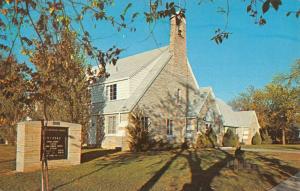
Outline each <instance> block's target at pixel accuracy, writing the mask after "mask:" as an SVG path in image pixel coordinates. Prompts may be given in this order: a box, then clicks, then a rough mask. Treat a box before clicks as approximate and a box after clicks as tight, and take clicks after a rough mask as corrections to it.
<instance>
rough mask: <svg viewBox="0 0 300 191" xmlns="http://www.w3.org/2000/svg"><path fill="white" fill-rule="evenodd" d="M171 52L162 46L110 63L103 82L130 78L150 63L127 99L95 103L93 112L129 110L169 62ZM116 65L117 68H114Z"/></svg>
mask: <svg viewBox="0 0 300 191" xmlns="http://www.w3.org/2000/svg"><path fill="white" fill-rule="evenodd" d="M170 58H171V54H170V52H169V48H168V47H162V48H158V49H154V50H151V51H147V52H143V53H140V54H136V55H133V56H129V57H126V58H123V59H120V60H119V61H118V63H117V65H116V66H112V65H110V66H109V67H108V68H107V71H108V72H109V73H110V76H109V77H108V78H107V79H106V80H105V82H111V81H115V80H121V79H130V78H131V77H133V76H134V75H135V74H137V73H138V72H139V71H141V70H143V69H144V68H145V67H146V66H149V65H152V66H151V70H150V72H149V73H148V74H147V75H146V76H144V79H143V80H142V81H141V83H140V84H139V86H138V87H137V88H136V90H135V91H134V94H131V96H130V97H129V98H128V99H123V100H115V101H109V102H105V103H95V104H94V109H93V113H99V112H101V113H104V114H111V113H119V112H121V113H122V112H129V111H131V110H132V109H133V108H134V106H135V105H136V104H137V103H138V101H139V100H140V99H141V97H142V96H143V95H144V93H145V92H146V90H147V89H148V88H149V87H150V85H151V84H152V82H153V81H154V80H155V78H156V77H157V76H158V74H159V73H160V72H161V71H162V69H163V68H164V67H165V65H166V64H167V63H168V62H169V60H170ZM116 67H117V69H116Z"/></svg>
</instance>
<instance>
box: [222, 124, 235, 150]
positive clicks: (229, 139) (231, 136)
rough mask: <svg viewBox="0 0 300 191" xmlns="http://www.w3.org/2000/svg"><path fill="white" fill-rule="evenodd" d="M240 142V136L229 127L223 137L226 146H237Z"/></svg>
mask: <svg viewBox="0 0 300 191" xmlns="http://www.w3.org/2000/svg"><path fill="white" fill-rule="evenodd" d="M238 143H239V137H238V135H237V134H235V133H234V132H233V130H232V129H230V128H228V129H227V131H226V133H225V134H224V137H223V146H224V147H236V146H237V145H238Z"/></svg>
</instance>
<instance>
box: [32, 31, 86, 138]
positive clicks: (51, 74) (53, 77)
mask: <svg viewBox="0 0 300 191" xmlns="http://www.w3.org/2000/svg"><path fill="white" fill-rule="evenodd" d="M75 35H76V34H75V33H73V32H71V31H63V32H62V33H61V34H59V36H60V38H61V43H59V44H57V45H56V46H55V48H54V49H52V50H48V51H47V52H46V56H47V58H48V63H47V65H46V66H45V65H44V64H43V62H42V59H43V57H44V56H43V53H42V52H41V50H38V51H37V52H36V53H34V54H33V56H32V58H31V61H32V63H33V64H34V65H35V66H36V72H35V73H34V76H38V78H37V79H39V80H37V79H34V80H35V84H36V89H35V91H34V94H33V95H32V97H33V98H37V99H36V101H37V104H38V105H40V106H42V105H43V104H44V107H45V108H44V112H46V115H47V119H48V120H62V121H67V122H71V123H79V124H81V125H82V127H83V128H82V130H83V131H82V135H83V136H82V138H83V142H85V140H86V136H87V129H88V127H89V117H90V107H89V105H90V103H91V100H90V92H89V85H90V80H89V79H88V77H87V75H86V70H87V67H88V65H87V64H85V60H84V57H83V54H82V53H83V49H82V48H81V47H80V45H79V44H78V43H77V41H76V37H75ZM41 82H44V83H46V84H47V85H46V86H43V85H42V83H41ZM45 94H48V95H49V96H48V97H46V104H47V105H45V103H44V100H41V99H39V97H38V96H39V95H45ZM40 110H41V109H39V111H38V112H34V113H33V115H35V118H37V119H41V118H43V116H41V115H38V114H40Z"/></svg>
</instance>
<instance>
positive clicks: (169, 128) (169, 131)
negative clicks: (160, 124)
mask: <svg viewBox="0 0 300 191" xmlns="http://www.w3.org/2000/svg"><path fill="white" fill-rule="evenodd" d="M167 135H173V120H170V119H167Z"/></svg>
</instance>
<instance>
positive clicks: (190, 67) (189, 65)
mask: <svg viewBox="0 0 300 191" xmlns="http://www.w3.org/2000/svg"><path fill="white" fill-rule="evenodd" d="M186 60H187V64H188V67H189V70H190V72H191V73H192V78H193V80H194V83H195V84H196V87H197V89H199V84H198V81H197V80H196V78H195V75H194V72H193V69H192V66H191V64H190V62H189V59H188V58H187V57H186Z"/></svg>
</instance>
